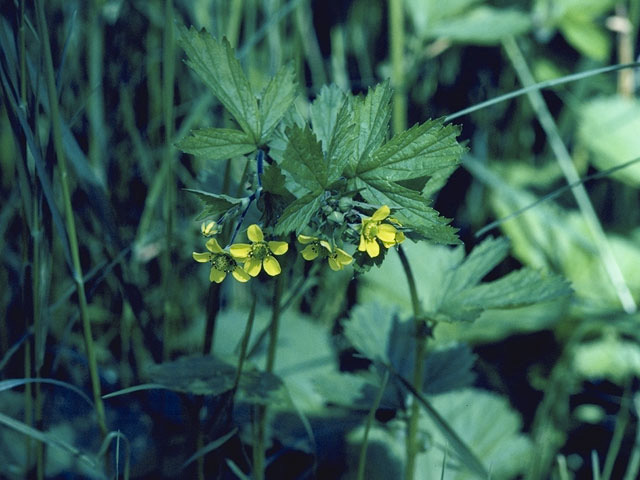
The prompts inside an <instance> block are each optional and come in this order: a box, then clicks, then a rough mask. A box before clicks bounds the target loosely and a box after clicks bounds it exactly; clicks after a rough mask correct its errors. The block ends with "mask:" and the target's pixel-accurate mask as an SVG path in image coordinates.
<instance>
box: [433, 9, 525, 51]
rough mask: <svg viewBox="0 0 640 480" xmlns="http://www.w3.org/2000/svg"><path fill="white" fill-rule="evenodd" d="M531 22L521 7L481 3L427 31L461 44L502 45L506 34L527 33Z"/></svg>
mask: <svg viewBox="0 0 640 480" xmlns="http://www.w3.org/2000/svg"><path fill="white" fill-rule="evenodd" d="M531 25H532V24H531V18H530V15H529V14H528V13H525V12H522V11H520V10H515V9H508V8H501V9H498V8H492V7H488V6H480V7H477V8H474V9H472V10H470V11H468V12H465V13H464V14H463V15H460V16H457V17H455V18H451V19H448V20H444V21H441V22H438V23H437V24H435V25H433V26H432V27H431V28H430V29H429V30H428V31H426V32H424V33H425V34H426V36H427V37H429V38H446V39H447V40H450V41H453V42H458V43H471V44H475V45H499V44H500V41H501V40H502V39H503V38H505V37H507V36H518V35H522V34H523V33H526V32H528V31H529V30H530V29H531Z"/></svg>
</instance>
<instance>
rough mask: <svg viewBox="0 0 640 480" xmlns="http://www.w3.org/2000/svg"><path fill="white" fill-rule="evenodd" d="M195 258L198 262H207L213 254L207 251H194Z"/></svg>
mask: <svg viewBox="0 0 640 480" xmlns="http://www.w3.org/2000/svg"><path fill="white" fill-rule="evenodd" d="M193 259H194V260H195V261H196V262H200V263H206V262H208V261H209V260H211V254H210V253H207V252H204V253H198V252H193Z"/></svg>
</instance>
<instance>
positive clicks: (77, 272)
mask: <svg viewBox="0 0 640 480" xmlns="http://www.w3.org/2000/svg"><path fill="white" fill-rule="evenodd" d="M36 11H37V17H38V31H39V33H40V40H41V41H42V42H43V44H42V52H43V55H44V62H45V70H46V72H45V74H46V83H47V91H48V96H49V110H50V112H51V125H52V129H53V144H54V148H55V153H56V157H57V159H58V168H59V170H60V181H61V184H62V198H63V203H64V210H65V220H66V224H67V234H68V237H69V247H70V250H71V258H72V261H73V269H74V271H73V272H72V273H73V280H74V282H75V284H76V288H77V292H78V303H79V305H80V318H81V319H82V329H83V332H84V343H85V349H86V351H87V361H88V363H89V374H90V377H91V388H92V390H93V400H94V402H95V406H96V415H97V417H98V425H99V427H100V432H101V433H102V436H103V438H104V437H106V435H107V423H106V418H105V413H104V404H103V403H102V396H101V392H100V377H99V376H98V365H97V362H96V354H95V351H94V348H93V336H92V333H91V321H90V320H89V312H88V308H87V297H86V294H85V290H84V279H83V276H82V265H81V263H80V249H79V247H78V236H77V233H76V224H75V219H74V216H73V207H72V205H71V193H70V189H69V180H68V178H69V172H68V171H67V161H66V158H65V156H64V148H63V143H62V128H61V125H60V112H59V110H58V96H57V90H56V83H55V76H54V70H53V59H52V57H51V44H50V42H49V33H48V31H47V22H46V18H45V15H44V7H43V5H42V0H37V1H36Z"/></svg>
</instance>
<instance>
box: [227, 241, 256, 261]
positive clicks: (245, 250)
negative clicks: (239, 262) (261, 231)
mask: <svg viewBox="0 0 640 480" xmlns="http://www.w3.org/2000/svg"><path fill="white" fill-rule="evenodd" d="M229 253H231V255H232V256H233V257H235V258H247V257H248V256H249V253H251V245H249V244H248V243H234V244H233V245H231V246H230V247H229Z"/></svg>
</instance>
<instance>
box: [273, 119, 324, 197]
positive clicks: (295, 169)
mask: <svg viewBox="0 0 640 480" xmlns="http://www.w3.org/2000/svg"><path fill="white" fill-rule="evenodd" d="M287 136H288V137H289V144H288V145H287V149H286V150H285V152H284V161H283V162H282V168H283V169H284V170H286V171H288V172H289V173H290V174H291V176H292V177H293V179H294V180H295V181H296V182H297V183H298V184H299V185H301V186H303V187H305V188H306V189H308V190H311V191H315V190H320V189H322V190H324V188H325V187H326V186H327V182H328V177H329V171H328V169H327V164H326V163H325V161H324V157H323V155H322V147H321V146H320V143H319V142H318V141H317V140H316V136H315V135H314V133H313V132H312V131H311V129H310V128H309V127H308V126H306V127H305V128H304V129H302V128H300V127H299V126H298V125H294V126H293V127H291V128H289V129H288V130H287Z"/></svg>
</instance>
